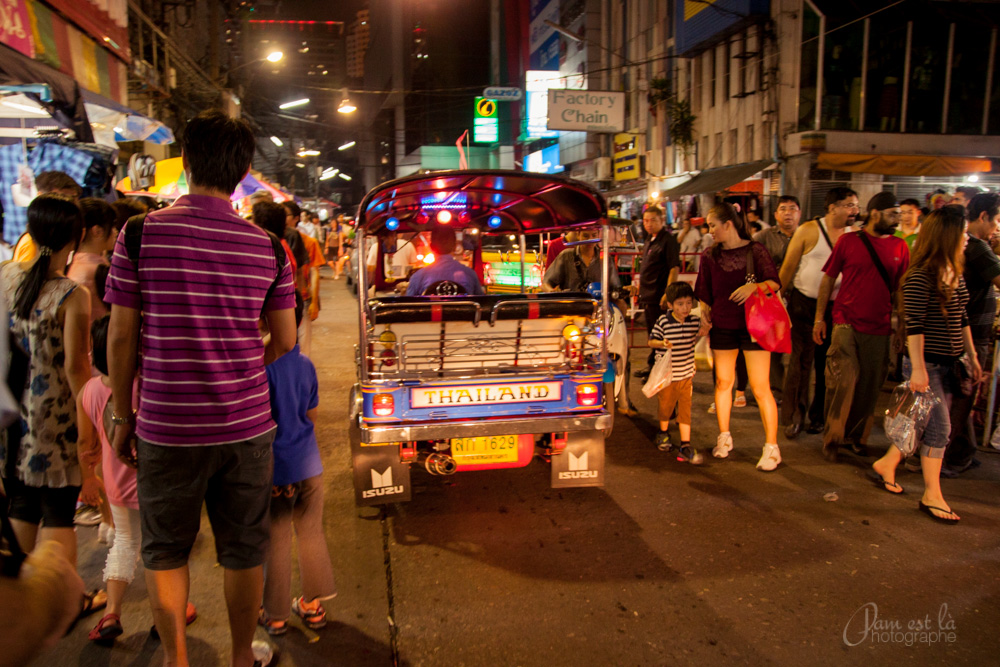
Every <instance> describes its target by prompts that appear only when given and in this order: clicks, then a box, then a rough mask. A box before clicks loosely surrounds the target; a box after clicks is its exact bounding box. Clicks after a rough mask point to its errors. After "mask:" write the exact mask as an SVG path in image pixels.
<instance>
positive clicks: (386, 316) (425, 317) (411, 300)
mask: <svg viewBox="0 0 1000 667" xmlns="http://www.w3.org/2000/svg"><path fill="white" fill-rule="evenodd" d="M597 307H598V303H597V300H596V299H594V298H593V297H592V296H590V295H589V294H587V293H586V292H551V293H543V294H488V295H484V296H467V295H458V296H387V297H377V298H374V299H369V300H368V308H369V311H370V312H371V323H372V324H400V323H423V322H471V323H473V324H475V325H478V324H479V323H480V322H486V323H489V324H491V325H492V324H494V323H496V322H497V321H498V320H534V319H551V318H560V317H592V316H593V315H594V312H595V310H596V309H597Z"/></svg>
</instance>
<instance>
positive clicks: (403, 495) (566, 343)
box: [351, 170, 612, 505]
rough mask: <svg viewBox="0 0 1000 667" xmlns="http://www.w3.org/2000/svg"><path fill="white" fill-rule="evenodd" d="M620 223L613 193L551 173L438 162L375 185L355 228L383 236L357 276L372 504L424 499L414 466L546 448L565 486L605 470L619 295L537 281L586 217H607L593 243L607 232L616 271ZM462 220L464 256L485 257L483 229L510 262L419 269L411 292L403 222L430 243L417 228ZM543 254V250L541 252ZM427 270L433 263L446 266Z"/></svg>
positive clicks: (485, 462)
mask: <svg viewBox="0 0 1000 667" xmlns="http://www.w3.org/2000/svg"><path fill="white" fill-rule="evenodd" d="M606 225H607V211H606V208H605V204H604V200H603V199H602V198H601V196H600V194H599V193H597V192H596V191H595V190H593V189H592V188H591V187H590V186H588V185H586V184H583V183H579V182H576V181H572V180H567V179H562V178H559V177H556V176H547V175H543V174H534V173H528V172H514V171H478V170H467V171H447V172H436V173H429V174H419V175H415V176H409V177H406V178H402V179H398V180H396V181H391V182H389V183H384V184H382V185H380V186H379V187H377V188H375V189H374V190H372V191H371V192H369V193H368V195H367V196H366V197H365V199H364V201H363V202H362V204H361V207H360V209H359V212H358V227H357V239H356V243H358V244H359V247H362V248H364V247H368V246H366V245H365V238H366V237H368V236H372V235H375V236H377V237H378V240H375V243H376V244H378V245H377V246H376V247H377V248H378V249H379V250H377V251H376V252H375V253H374V254H375V256H376V266H375V272H374V274H373V275H374V277H375V280H374V284H372V285H371V286H370V285H369V282H370V278H369V273H368V272H367V271H365V270H364V268H363V267H362V270H361V271H359V273H358V281H357V282H358V288H359V296H360V298H359V306H360V310H359V314H360V317H359V325H360V326H359V334H360V335H359V342H358V346H357V353H356V361H357V370H358V382H357V384H356V385H355V386H354V388H353V390H352V395H351V417H352V433H351V435H352V438H351V451H352V458H353V466H354V486H355V499H356V501H357V502H358V504H360V505H376V504H384V503H391V502H401V501H408V500H410V497H411V483H410V475H411V473H412V472H413V471H415V470H420V471H424V472H425V473H427V474H430V475H451V474H455V473H460V472H464V471H470V470H487V469H499V468H522V467H525V466H527V465H529V464H531V463H532V461H535V460H536V458H537V459H540V460H541V461H543V462H544V464H547V465H550V467H551V475H550V478H551V484H552V486H554V487H568V486H602V485H603V484H604V433H605V431H606V430H608V429H610V427H611V425H612V415H611V413H610V412H609V411H608V409H607V408H606V407H605V401H604V382H603V380H604V378H603V375H604V372H605V369H606V368H607V366H608V362H609V358H608V352H607V342H606V339H607V336H606V335H604V332H607V331H608V330H609V319H608V295H607V294H603V295H602V294H599V293H595V295H591V294H588V293H586V292H569V291H562V292H549V293H541V292H539V291H538V285H539V283H540V282H541V280H540V276H541V274H542V273H543V271H542V267H541V262H542V261H543V253H544V250H545V247H546V241H547V239H548V238H549V237H551V236H554V235H555V234H558V233H559V232H561V231H563V230H566V229H570V228H572V229H579V228H581V227H588V226H591V227H594V228H597V229H598V230H601V231H603V236H602V238H601V239H593V238H591V239H590V241H589V242H591V243H600V244H602V245H601V247H602V248H603V252H604V254H603V257H602V259H601V275H602V277H603V283H602V284H608V282H609V281H608V276H609V275H610V274H609V272H610V270H611V268H610V263H609V257H608V252H607V244H608V241H609V238H610V236H609V233H608V231H607V227H606ZM448 230H455V232H460V233H462V235H463V237H464V241H463V243H462V244H461V245H459V246H458V248H459V249H461V248H463V247H464V248H465V249H466V251H467V252H466V256H464V257H460V256H459V255H458V254H455V256H454V257H455V259H456V260H459V261H464V262H466V263H467V265H469V266H471V267H482V266H483V262H482V253H483V246H484V244H485V245H487V246H489V247H490V248H491V250H490V252H491V253H493V254H498V256H499V257H500V258H501V260H500V261H501V262H503V263H505V267H504V270H503V271H497V270H496V267H495V266H493V267H491V270H480V271H479V272H478V274H477V275H478V277H479V281H480V285H479V286H476V285H474V284H460V283H458V282H455V281H453V280H436V281H430V282H428V281H426V280H424V279H422V278H420V276H417V277H416V278H412V277H411V280H410V284H411V285H415V284H421V285H424V284H426V285H427V287H426V288H423V293H422V294H408V295H407V296H401V295H400V294H401V293H402V292H403V291H406V290H404V289H403V287H402V286H400V285H398V284H395V285H394V284H391V282H390V280H391V276H398V275H399V272H398V271H395V270H393V271H392V272H391V273H390V272H386V275H387V276H389V278H386V279H383V276H382V269H383V267H384V265H385V264H384V262H385V259H384V257H382V256H381V252H383V251H384V252H389V251H388V250H384V246H383V243H384V241H385V239H387V238H392V237H393V236H395V239H396V240H395V243H396V249H398V248H399V247H400V246H401V245H405V244H407V243H414V244H417V243H422V241H421V237H419V236H418V235H419V234H421V233H424V232H428V231H430V232H431V237H432V238H436V239H445V241H447V239H448V238H449V237H452V236H454V234H452V233H451V232H450V231H448ZM510 239H515V240H516V241H517V243H516V245H515V246H512V245H511V241H510ZM490 244H493V245H490ZM529 244H530V246H531V247H530V250H529ZM437 247H438V250H439V251H440V245H439V246H437ZM498 247H499V253H497V250H496V248H498ZM422 252H424V253H425V254H424V255H422V256H430V257H434V255H435V254H440V252H428V251H426V250H425V251H422ZM443 252H447V248H446V249H445V250H444V251H443ZM529 253H530V254H529ZM529 256H530V257H533V258H537V261H538V262H539V264H537V265H536V264H531V265H529V264H527V263H526V262H525V258H526V257H529ZM430 261H431V262H436V261H439V260H433V259H432V260H430ZM425 263H426V262H425ZM450 266H454V265H450ZM413 268H416V267H410V270H412V269H413ZM424 270H425V271H427V272H428V273H427V274H426V275H433V273H434V265H433V264H431V266H430V267H429V268H427V269H424ZM448 271H453V269H450V268H449V269H448ZM470 273H471V272H470ZM501 274H502V276H503V277H504V280H503V281H502V284H501V282H500V281H498V282H497V284H496V285H494V284H493V282H492V281H494V280H495V277H496V276H498V275H501ZM447 275H448V276H455V275H456V274H455V273H453V272H452V273H448V274H447ZM465 275H466V276H468V275H469V274H465ZM456 280H457V278H456ZM479 287H484V288H485V292H486V293H485V294H479V293H478V292H479V291H480V289H479ZM518 290H519V291H518ZM409 291H412V290H409ZM512 292H513V293H512ZM414 464H416V465H414Z"/></svg>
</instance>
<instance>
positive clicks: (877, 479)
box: [868, 470, 903, 496]
mask: <svg viewBox="0 0 1000 667" xmlns="http://www.w3.org/2000/svg"><path fill="white" fill-rule="evenodd" d="M868 479H870V480H871V483H872V484H874V485H875V486H877V487H879V488H880V489H882V490H883V491H885V492H886V493H891V494H892V495H894V496H901V495H903V487H901V486H900V485H899V483H898V482H889V481H886V479H885V478H884V477H882V475H880V474H878V473H877V472H875V471H874V470H873V471H871V472H870V473H869V474H868ZM893 488H896V489H899V491H893V490H892V489H893Z"/></svg>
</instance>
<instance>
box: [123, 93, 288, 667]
mask: <svg viewBox="0 0 1000 667" xmlns="http://www.w3.org/2000/svg"><path fill="white" fill-rule="evenodd" d="M254 144H255V140H254V136H253V133H252V131H251V130H250V127H249V126H248V125H247V124H246V122H244V121H241V120H235V119H232V118H229V117H228V116H226V115H225V114H223V113H222V112H219V111H206V112H203V113H201V114H199V115H198V116H197V117H196V118H194V119H193V120H192V121H191V122H190V123H189V124H188V126H187V128H186V130H185V132H184V137H183V141H182V156H183V160H184V170H185V172H186V173H187V180H188V184H189V187H190V192H191V194H189V195H185V196H183V197H181V198H180V199H178V200H177V201H176V202H175V203H174V205H173V206H171V207H169V208H166V209H163V210H161V211H156V212H153V213H150V214H149V215H148V216H147V217H146V220H145V223H144V224H143V227H142V232H141V245H140V247H139V252H138V257H135V254H136V253H135V251H134V244H133V246H132V247H133V255H132V256H130V255H129V252H128V248H127V244H126V239H127V238H128V236H127V233H126V230H122V232H121V234H119V236H118V242H117V244H116V245H115V252H114V256H113V258H112V262H111V272H110V274H109V276H108V281H107V300H108V301H109V302H110V303H111V304H112V306H111V324H110V330H109V335H108V347H109V349H111V350H113V351H114V353H113V354H111V355H109V366H110V376H111V385H112V389H113V392H114V394H113V406H114V413H113V420H114V422H115V424H116V425H117V428H116V429H115V433H114V443H113V446H114V448H115V451H116V452H117V453H118V454H119V456H120V457H122V458H123V460H132V461H133V464H134V460H136V459H137V460H138V461H139V464H140V465H139V467H138V490H139V515H140V518H141V521H142V560H143V564H144V565H145V566H146V585H147V588H148V589H149V599H150V604H151V606H152V610H153V618H154V620H155V621H156V627H157V630H158V632H159V634H160V637H161V639H162V641H163V649H164V664H165V665H171V666H174V665H178V666H186V665H187V664H188V656H187V643H186V640H185V635H184V629H185V625H186V624H185V610H186V608H187V598H188V587H189V575H188V556H189V555H190V553H191V547H192V546H193V545H194V541H195V538H196V536H197V534H198V529H199V526H200V523H201V506H202V503H205V504H206V505H207V508H208V516H209V519H210V520H211V523H212V532H213V534H214V536H215V545H216V552H217V556H218V561H219V563H220V564H221V565H222V566H223V567H224V568H225V596H226V606H227V608H228V610H229V624H230V631H231V633H232V650H233V656H232V665H234V667H250V666H251V665H259V664H267V663H268V662H270V660H271V654H270V649H269V647H267V645H266V644H264V643H262V642H261V643H259V644H258V643H257V642H253V634H254V630H255V628H256V621H257V613H258V609H259V606H260V603H261V596H262V593H263V569H262V564H263V562H264V560H265V554H266V551H267V544H268V535H269V524H268V507H269V503H270V493H271V474H272V459H271V441H272V440H273V438H274V430H275V424H274V422H273V421H271V407H270V400H269V396H268V385H267V375H266V373H265V371H264V365H265V364H266V363H270V362H271V361H273V360H274V359H276V358H278V357H280V356H281V355H282V354H284V353H285V352H287V351H289V350H291V349H292V347H293V346H294V345H295V312H294V307H295V294H294V291H293V285H292V276H291V273H290V269H289V267H288V265H287V264H284V261H283V260H284V258H283V257H282V258H281V262H280V263H279V260H278V259H277V258H276V255H275V251H274V246H273V245H272V242H271V239H270V237H269V236H268V234H267V233H266V232H264V231H262V230H261V229H259V228H257V227H255V226H253V225H252V224H250V223H249V222H246V221H244V220H243V219H242V218H240V217H239V216H238V215H236V213H235V212H234V211H233V208H232V205H231V204H230V200H229V198H230V196H231V195H232V193H233V190H234V189H235V188H236V185H237V184H238V183H239V182H240V180H242V179H243V177H244V176H245V175H246V173H247V171H248V170H249V168H250V161H251V159H252V158H253V153H254ZM127 227H128V225H126V229H127ZM140 315H141V317H140ZM261 317H263V318H264V319H265V320H266V321H267V324H268V328H269V329H270V331H271V338H270V342H269V343H268V344H267V345H266V346H265V345H264V343H263V342H262V341H261V337H260V334H259V333H258V328H257V324H258V320H259V319H260V318H261ZM140 332H141V333H140ZM140 349H141V351H142V356H141V362H140V357H139V355H138V352H139V350H140ZM136 370H138V372H139V381H140V387H141V390H140V396H139V410H138V413H134V412H133V411H132V405H133V403H132V383H133V378H134V377H135V375H136ZM133 433H134V434H135V435H136V436H137V439H133ZM133 442H134V443H135V450H134V452H133V445H132V443H133ZM133 456H134V457H135V458H134V459H133V458H132V457H133Z"/></svg>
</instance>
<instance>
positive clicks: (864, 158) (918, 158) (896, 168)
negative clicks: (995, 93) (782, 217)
mask: <svg viewBox="0 0 1000 667" xmlns="http://www.w3.org/2000/svg"><path fill="white" fill-rule="evenodd" d="M816 166H817V167H819V168H820V169H832V170H835V171H848V172H853V173H862V174H885V175H887V176H968V175H969V174H974V173H980V172H988V171H990V169H992V168H993V165H992V163H991V162H990V160H986V159H983V158H974V157H951V156H946V155H943V156H935V155H869V154H865V153H820V154H819V156H818V160H817V163H816Z"/></svg>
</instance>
